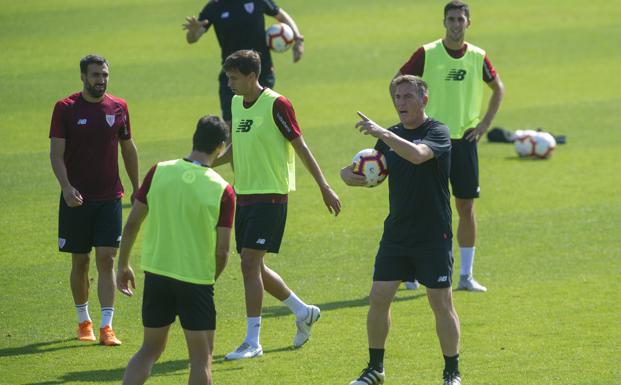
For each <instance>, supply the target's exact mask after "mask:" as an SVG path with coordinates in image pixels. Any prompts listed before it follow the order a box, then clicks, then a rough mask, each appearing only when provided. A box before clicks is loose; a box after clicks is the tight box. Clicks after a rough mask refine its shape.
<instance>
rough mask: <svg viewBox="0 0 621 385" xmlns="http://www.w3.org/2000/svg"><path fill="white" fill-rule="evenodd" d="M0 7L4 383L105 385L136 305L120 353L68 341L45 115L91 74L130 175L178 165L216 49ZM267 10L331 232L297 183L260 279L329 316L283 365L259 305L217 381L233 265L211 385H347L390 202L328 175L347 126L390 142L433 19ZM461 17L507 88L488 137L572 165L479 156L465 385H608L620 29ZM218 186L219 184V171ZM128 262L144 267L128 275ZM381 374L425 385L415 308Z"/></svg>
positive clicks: (484, 149)
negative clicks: (132, 146)
mask: <svg viewBox="0 0 621 385" xmlns="http://www.w3.org/2000/svg"><path fill="white" fill-rule="evenodd" d="M0 3H1V4H0V5H1V6H0V51H1V52H2V55H1V56H0V97H1V99H2V103H1V104H0V117H1V119H0V128H1V131H0V132H1V133H2V140H1V141H0V165H1V166H0V191H2V199H0V202H1V203H0V208H1V209H0V212H1V214H0V270H1V271H2V272H3V279H2V283H0V373H1V374H0V378H1V379H0V383H2V384H21V385H26V384H28V385H52V384H92V383H95V384H113V383H119V382H120V379H121V377H122V375H123V371H124V368H125V365H126V364H127V361H128V360H129V358H130V357H131V355H132V354H134V352H135V351H136V350H137V349H138V347H139V345H140V343H141V340H142V335H141V330H142V329H141V323H140V302H141V301H140V295H141V290H140V289H139V290H138V293H137V296H136V297H134V298H131V299H130V298H125V297H121V296H118V297H117V303H116V315H115V320H114V326H115V329H116V330H117V333H118V335H119V337H120V338H121V339H122V340H123V341H124V344H123V346H121V347H119V348H113V349H112V348H104V347H100V346H96V345H89V344H82V343H78V342H77V341H74V340H73V337H74V327H75V323H76V316H75V311H74V310H73V306H72V299H71V294H70V291H69V286H68V272H69V268H70V260H69V258H68V257H67V256H66V255H61V254H59V253H58V252H57V251H56V220H57V203H58V195H59V188H58V186H57V183H56V180H55V178H54V176H53V173H52V171H51V167H50V165H49V159H48V148H49V140H48V138H47V135H48V130H49V121H50V116H51V112H52V107H53V103H54V102H55V101H56V100H58V99H60V98H62V97H65V96H66V95H69V94H70V93H72V92H75V91H77V90H79V89H80V88H81V84H80V81H79V70H78V60H79V58H80V57H82V56H83V55H85V54H87V53H92V52H94V53H100V54H102V55H104V56H106V57H107V58H108V60H109V61H110V63H111V66H110V70H111V79H110V85H109V91H110V92H111V93H113V94H115V95H118V96H120V97H123V98H125V99H126V100H127V101H128V104H129V110H130V114H131V119H132V126H133V130H134V137H135V141H136V143H137V145H138V148H139V156H140V162H141V171H142V172H141V175H144V173H145V172H146V170H147V169H148V168H149V167H150V165H152V164H153V163H154V162H156V161H158V160H164V159H170V158H174V157H178V156H183V155H185V154H186V153H187V152H188V151H189V147H190V136H191V134H192V132H193V128H194V124H195V122H196V120H197V118H198V117H199V116H201V115H203V114H206V113H218V111H219V104H218V97H217V82H216V77H217V74H218V68H219V49H218V46H217V44H216V41H215V36H214V33H213V31H209V32H208V34H207V35H206V36H204V37H203V38H202V39H201V41H200V42H199V43H197V44H195V45H191V46H189V45H188V44H187V43H186V42H185V38H184V33H183V32H182V31H181V27H180V25H181V23H182V22H183V20H184V17H185V16H186V15H192V14H197V13H198V12H199V11H200V9H201V8H202V6H203V2H202V1H187V0H183V1H175V2H170V1H163V0H155V1H148V2H147V1H144V0H125V1H120V0H113V1H109V2H98V3H91V2H84V1H78V0H73V1H70V0H66V1H61V0H52V1H44V0H29V1H19V2H13V1H8V0H2V1H1V2H0ZM279 5H281V6H282V7H283V8H285V9H286V10H287V11H288V12H289V13H290V14H291V15H293V17H294V18H295V20H296V21H297V23H298V25H299V26H300V28H301V30H302V32H303V33H304V35H305V37H306V44H305V45H306V52H305V55H304V57H303V59H302V61H301V62H300V63H297V64H295V65H294V64H292V63H291V57H290V55H289V54H288V53H287V54H284V55H277V54H275V55H274V61H275V65H276V74H277V83H276V89H277V90H278V91H279V92H281V93H283V94H284V95H287V96H288V97H289V98H290V99H291V101H292V102H293V104H294V106H295V108H296V112H297V116H298V120H299V122H300V124H301V127H302V130H303V132H304V135H305V138H306V140H307V142H308V143H309V145H310V146H311V148H312V150H313V152H314V153H315V156H316V157H317V159H318V161H319V163H320V164H321V166H322V168H323V170H324V172H325V174H326V176H327V178H328V179H329V181H330V182H331V184H332V185H333V186H334V188H335V189H336V191H337V192H338V193H339V194H340V196H341V198H342V201H343V212H342V214H341V215H340V216H339V217H338V218H332V217H330V216H329V215H328V214H327V212H326V211H325V209H324V207H323V204H322V202H321V197H320V194H319V191H318V190H317V188H316V187H315V186H314V183H313V181H312V178H311V177H310V176H309V175H308V174H307V173H306V172H305V171H304V170H303V168H302V167H299V172H298V185H299V189H298V191H297V192H295V193H293V194H291V197H290V210H289V212H290V214H289V220H288V225H287V226H288V227H287V231H286V235H285V241H284V245H283V248H282V250H281V253H280V255H278V256H270V257H268V259H267V261H268V264H270V265H271V266H272V267H273V268H274V269H275V270H276V271H278V272H280V273H281V274H282V275H283V277H284V278H285V279H286V280H287V282H288V283H289V285H290V286H291V287H292V289H293V290H294V291H296V292H297V293H298V294H299V295H300V296H301V297H302V298H304V299H305V300H307V301H309V302H312V303H315V304H317V305H319V306H320V307H321V308H322V310H323V312H322V318H321V321H320V322H319V323H318V324H317V326H316V329H315V330H314V331H313V339H312V341H311V342H310V343H309V344H307V345H306V346H304V348H302V349H300V350H292V349H290V345H291V342H292V338H293V334H294V323H293V317H292V316H291V315H289V314H288V312H287V311H286V309H285V308H284V307H283V306H282V305H281V304H280V303H278V302H277V301H274V300H273V299H271V298H267V297H266V298H267V299H266V301H265V306H266V307H265V312H264V319H265V321H264V328H263V332H262V343H263V346H264V349H265V352H266V354H265V356H264V357H262V358H259V359H255V360H251V361H246V362H233V363H228V362H224V361H223V355H224V354H225V353H226V352H228V351H229V350H231V349H233V348H234V347H235V346H237V344H238V343H239V342H240V341H241V339H242V338H243V335H244V331H245V320H244V306H243V290H242V281H241V276H240V272H239V265H238V262H237V261H238V257H237V255H236V254H233V255H232V256H231V260H230V264H229V267H228V269H227V270H226V271H225V272H224V274H223V276H222V277H221V279H220V281H219V282H218V284H217V288H216V296H217V297H216V298H217V306H218V311H219V313H218V314H219V319H218V324H219V328H218V332H217V341H216V352H215V353H216V357H215V363H214V366H213V372H214V380H215V383H217V384H222V385H235V384H242V383H248V382H252V383H253V384H258V385H259V384H266V385H267V384H295V385H298V384H300V385H308V384H311V385H315V384H329V385H333V384H346V383H348V382H349V381H350V380H351V379H352V378H354V377H355V376H356V374H357V373H358V371H359V370H360V369H362V367H363V366H364V365H365V363H366V360H367V352H366V334H365V316H366V310H367V299H366V296H367V294H368V290H369V287H370V283H371V278H370V277H371V269H372V264H373V256H374V253H375V250H376V247H377V242H378V239H379V236H380V234H381V230H382V220H383V218H384V217H385V215H386V211H387V186H380V187H378V188H375V189H350V188H347V187H346V186H344V185H343V184H342V183H341V182H340V180H339V177H338V170H339V168H340V167H341V166H342V165H344V164H346V163H348V162H349V161H350V159H351V156H353V154H355V153H356V152H357V151H358V150H359V149H361V148H365V147H369V146H371V145H372V143H373V140H372V139H371V138H369V137H364V136H362V135H360V134H358V133H357V131H356V130H355V129H354V128H353V125H354V123H355V121H356V116H355V111H357V110H361V111H363V112H365V113H366V114H367V115H368V116H369V117H371V118H372V119H374V120H376V121H378V122H380V123H381V124H385V125H389V124H392V123H394V122H395V121H396V116H395V114H394V112H393V111H392V106H391V102H390V100H389V97H388V82H389V80H390V79H391V77H392V76H393V75H394V74H395V72H396V71H397V70H398V68H399V67H400V66H401V64H403V62H405V60H407V58H408V57H409V55H410V54H411V53H412V52H413V51H414V50H415V49H416V48H417V47H418V46H420V45H421V44H423V43H426V42H428V41H431V40H433V39H435V38H438V37H440V36H442V34H443V28H442V23H441V22H442V6H443V5H444V2H437V1H427V0H426V1H418V2H412V1H406V0H394V1H390V2H376V1H370V0H360V1H339V2H334V1H327V0H318V1H313V2H309V1H302V0H280V1H279ZM470 5H471V16H472V26H471V28H470V30H469V32H468V36H467V37H468V40H470V41H472V42H473V43H474V44H477V45H479V46H481V47H483V48H485V49H486V50H487V51H488V53H489V55H490V58H491V60H492V62H493V64H494V65H495V67H496V68H497V70H498V71H499V73H500V74H501V76H502V79H503V81H504V83H505V85H506V87H507V94H506V98H505V101H504V103H503V105H502V108H501V111H500V113H499V115H498V116H497V118H496V121H495V124H497V125H501V126H503V127H505V128H507V129H511V130H515V129H519V128H536V127H544V128H546V129H548V130H550V131H552V132H553V133H556V134H565V135H567V136H568V144H566V145H563V146H559V147H558V148H557V151H556V153H555V154H554V156H553V158H552V159H551V160H549V161H524V160H518V159H517V158H516V156H515V155H514V152H513V149H512V148H511V146H507V145H492V144H488V143H486V142H481V145H480V149H479V154H480V163H481V187H482V197H481V199H479V200H478V201H477V215H478V220H479V237H478V242H477V243H478V247H477V257H476V264H475V272H476V276H477V278H478V279H479V280H480V281H481V282H482V283H483V284H485V285H486V286H488V288H489V292H488V293H486V294H470V293H462V292H457V293H455V303H456V307H457V310H458V313H459V315H460V318H461V324H462V351H461V369H462V373H463V380H464V384H479V385H485V384H488V385H493V384H501V383H502V384H509V385H510V384H516V385H517V384H520V385H522V384H546V385H548V384H563V385H567V384H574V385H578V384H585V385H586V384H588V385H596V384H602V385H603V384H615V383H621V375H620V374H619V370H618V362H619V360H620V359H621V354H620V353H619V341H621V328H620V327H619V325H621V313H620V312H619V310H618V304H619V302H620V300H621V294H620V290H619V287H618V284H617V282H618V280H619V277H620V273H621V262H620V256H621V241H620V239H621V238H620V236H619V233H620V230H621V220H620V219H619V218H620V217H621V194H620V191H619V190H620V186H621V177H620V176H619V175H620V174H619V172H618V164H617V163H616V162H617V161H618V160H617V158H618V154H619V148H620V146H619V143H620V141H621V133H620V132H619V130H618V125H619V113H618V108H619V107H618V106H619V105H621V98H620V97H619V92H618V90H619V89H620V88H621V80H620V78H619V76H618V68H619V63H620V62H621V53H620V52H619V50H618V49H616V47H618V46H619V43H620V40H619V34H618V26H619V22H618V20H619V19H620V18H621V11H620V9H619V7H617V6H615V5H614V4H612V3H611V2H609V1H604V0H594V1H589V2H579V1H566V2H560V1H548V2H539V1H533V0H528V1H522V2H519V3H516V2H510V1H504V0H503V1H495V2H483V1H480V0H477V1H471V2H470ZM298 164H299V162H298ZM219 171H220V172H221V173H222V174H223V175H224V176H225V177H227V178H230V177H231V173H230V171H229V169H228V168H221V169H220V170H219ZM123 177H124V178H125V176H123ZM124 180H126V178H125V179H124ZM125 185H126V186H128V183H125ZM125 212H126V213H127V212H128V210H126V211H125ZM138 261H139V248H137V249H136V255H135V256H134V259H133V263H134V266H136V264H137V263H138ZM92 272H93V277H96V275H95V274H94V273H95V269H94V266H93V267H92ZM92 283H93V289H94V288H95V284H96V281H93V282H92ZM139 286H142V279H141V278H139ZM91 293H92V297H91V301H90V303H91V306H90V307H91V313H92V314H91V315H92V316H93V318H94V320H95V322H96V323H98V322H99V319H100V316H99V309H98V303H97V298H96V295H95V290H92V291H91ZM385 365H386V370H387V379H388V380H387V383H389V384H408V385H411V384H416V385H423V384H434V383H439V382H440V373H441V370H442V358H441V354H440V350H439V346H438V343H437V340H436V337H435V333H434V331H433V317H432V314H431V311H430V309H429V308H428V305H427V303H426V299H425V296H424V292H423V291H420V290H419V291H415V292H408V291H405V290H403V291H400V292H399V293H398V295H397V299H396V301H395V303H394V307H393V329H392V331H391V334H390V337H389V340H388V345H387V354H386V362H385ZM187 374H188V364H187V360H186V349H185V345H184V342H183V338H182V334H181V332H180V329H179V326H178V325H176V326H175V327H173V328H172V333H171V335H170V340H169V344H168V347H167V350H166V352H165V353H164V355H163V356H162V357H161V359H160V361H159V363H158V364H156V366H155V368H154V370H153V375H152V377H151V379H150V380H149V382H148V383H149V384H178V383H185V381H186V377H187Z"/></svg>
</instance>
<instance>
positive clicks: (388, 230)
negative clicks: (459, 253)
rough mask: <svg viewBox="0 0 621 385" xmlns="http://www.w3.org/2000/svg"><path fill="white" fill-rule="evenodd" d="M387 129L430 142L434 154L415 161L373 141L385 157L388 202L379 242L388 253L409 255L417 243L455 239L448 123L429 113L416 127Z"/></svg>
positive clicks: (424, 243) (400, 134)
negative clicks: (434, 118) (451, 199)
mask: <svg viewBox="0 0 621 385" xmlns="http://www.w3.org/2000/svg"><path fill="white" fill-rule="evenodd" d="M389 130H390V131H392V132H393V133H395V134H396V135H397V136H399V137H401V138H403V139H405V140H407V141H408V142H412V143H415V144H426V145H427V146H429V148H430V149H431V150H432V151H433V155H434V157H433V158H432V159H430V160H427V161H425V162H423V163H421V164H418V165H416V164H414V163H412V162H410V161H408V160H406V159H404V158H402V157H401V156H399V155H398V154H397V153H396V152H395V151H393V150H392V149H391V148H390V147H389V146H388V145H387V144H386V143H384V142H383V141H381V140H378V141H377V144H376V145H375V149H376V150H378V151H380V152H381V153H383V154H384V156H385V157H386V163H387V166H388V192H389V201H390V211H389V213H388V217H387V218H386V220H385V221H384V234H383V235H382V240H381V242H380V247H381V249H382V250H383V251H384V252H387V253H394V255H407V254H408V253H409V252H411V250H412V249H413V248H417V247H420V246H425V245H437V244H440V243H441V242H443V241H446V240H447V239H451V238H452V231H451V204H450V194H449V189H448V177H449V169H450V159H451V158H450V156H451V138H450V135H449V130H448V127H447V126H446V125H444V124H442V123H440V122H438V121H436V120H433V119H431V118H428V119H427V120H425V122H424V123H423V124H422V125H420V126H419V127H417V128H415V129H407V128H405V127H403V125H402V124H397V125H395V126H393V127H391V128H389Z"/></svg>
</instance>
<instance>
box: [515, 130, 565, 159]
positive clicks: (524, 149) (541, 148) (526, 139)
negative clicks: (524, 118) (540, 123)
mask: <svg viewBox="0 0 621 385" xmlns="http://www.w3.org/2000/svg"><path fill="white" fill-rule="evenodd" d="M513 143H514V146H515V151H516V152H517V153H518V155H519V156H521V157H524V158H526V157H534V158H539V159H548V158H550V157H551V156H552V152H553V151H554V149H555V148H556V140H555V139H554V136H552V134H550V133H548V132H545V131H534V130H517V131H516V132H515V139H514V141H513Z"/></svg>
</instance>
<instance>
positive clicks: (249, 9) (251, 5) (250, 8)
mask: <svg viewBox="0 0 621 385" xmlns="http://www.w3.org/2000/svg"><path fill="white" fill-rule="evenodd" d="M244 8H245V9H246V12H248V13H252V12H254V3H246V4H244Z"/></svg>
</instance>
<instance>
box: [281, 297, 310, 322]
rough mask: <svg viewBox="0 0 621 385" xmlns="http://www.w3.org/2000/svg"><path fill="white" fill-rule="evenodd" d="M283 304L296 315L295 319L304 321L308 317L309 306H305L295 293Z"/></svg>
mask: <svg viewBox="0 0 621 385" xmlns="http://www.w3.org/2000/svg"><path fill="white" fill-rule="evenodd" d="M282 302H283V303H284V304H285V305H287V307H288V308H289V310H291V311H292V312H293V314H295V318H296V319H297V320H298V321H302V320H303V319H306V317H307V316H308V305H307V304H305V303H304V302H303V301H302V300H301V299H299V298H298V296H297V295H295V293H294V292H291V295H290V296H289V298H287V299H286V300H284V301H282Z"/></svg>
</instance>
